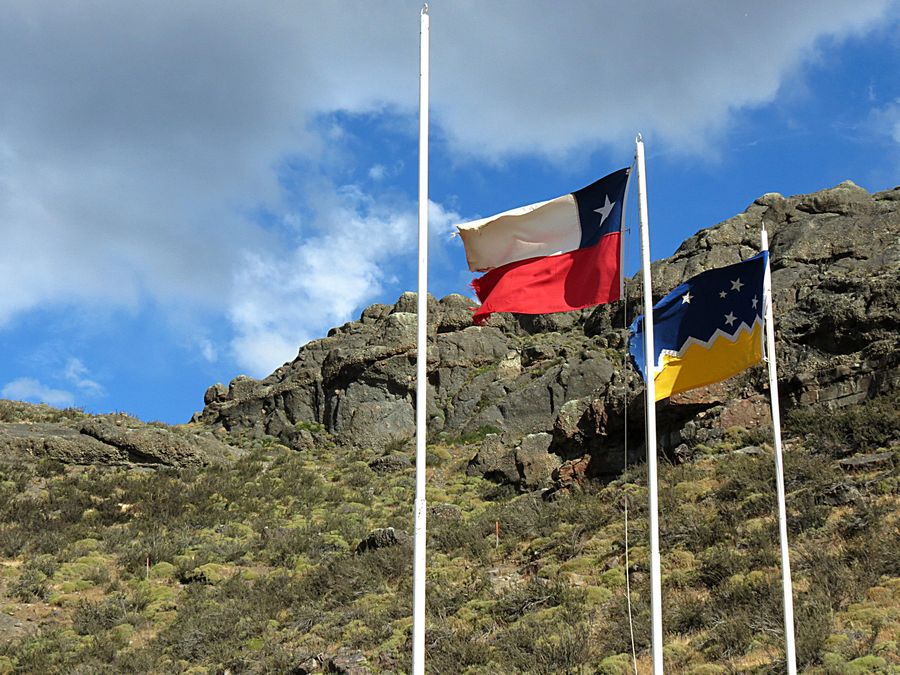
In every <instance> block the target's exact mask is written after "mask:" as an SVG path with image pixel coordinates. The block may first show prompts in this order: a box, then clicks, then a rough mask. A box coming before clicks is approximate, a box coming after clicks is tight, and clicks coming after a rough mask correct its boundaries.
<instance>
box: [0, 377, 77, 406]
mask: <svg viewBox="0 0 900 675" xmlns="http://www.w3.org/2000/svg"><path fill="white" fill-rule="evenodd" d="M0 397H2V398H9V399H14V400H17V401H29V402H31V403H46V404H48V405H52V406H55V407H57V408H69V407H71V406H72V405H73V404H74V403H75V396H74V395H73V394H72V392H69V391H64V390H62V389H53V388H51V387H48V386H46V385H44V384H42V383H41V382H39V381H38V380H36V379H34V378H32V377H20V378H19V379H17V380H13V381H12V382H9V383H7V384H6V385H5V386H4V387H3V389H2V390H0Z"/></svg>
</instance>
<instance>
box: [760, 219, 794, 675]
mask: <svg viewBox="0 0 900 675" xmlns="http://www.w3.org/2000/svg"><path fill="white" fill-rule="evenodd" d="M761 239H762V250H763V251H768V250H769V235H768V233H767V232H766V229H765V228H763V229H762V232H761ZM763 304H764V305H765V309H766V356H767V357H768V359H767V360H768V362H769V398H770V399H771V404H772V432H773V437H774V440H775V489H776V491H777V493H778V534H779V539H780V543H781V585H782V594H783V597H784V652H785V659H786V661H787V669H788V675H796V673H797V654H796V651H795V649H794V597H793V590H792V587H791V561H790V556H789V553H788V532H787V507H786V506H785V496H784V465H783V463H782V461H781V457H782V450H781V410H780V408H779V404H778V371H777V368H776V366H775V319H774V316H775V312H774V310H773V308H772V272H771V269H770V266H769V261H768V260H767V261H766V272H765V277H764V279H763Z"/></svg>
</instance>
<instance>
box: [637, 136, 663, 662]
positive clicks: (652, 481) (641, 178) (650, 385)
mask: <svg viewBox="0 0 900 675" xmlns="http://www.w3.org/2000/svg"><path fill="white" fill-rule="evenodd" d="M635 159H636V160H637V171H638V206H639V215H640V225H641V269H642V270H643V286H644V363H645V364H646V368H647V373H646V377H645V378H644V380H645V382H646V386H645V392H646V395H647V405H646V409H647V412H646V419H647V439H646V440H647V443H646V445H647V488H648V492H649V497H650V613H651V616H652V620H653V633H652V639H653V674H654V675H662V672H663V631H662V585H661V582H660V562H659V499H658V490H657V485H656V381H655V380H654V374H655V373H654V370H655V366H656V359H655V357H654V354H653V352H654V349H653V293H652V287H651V284H650V233H649V232H648V217H647V176H646V172H645V169H644V140H643V138H641V135H640V134H638V137H637V138H636V139H635Z"/></svg>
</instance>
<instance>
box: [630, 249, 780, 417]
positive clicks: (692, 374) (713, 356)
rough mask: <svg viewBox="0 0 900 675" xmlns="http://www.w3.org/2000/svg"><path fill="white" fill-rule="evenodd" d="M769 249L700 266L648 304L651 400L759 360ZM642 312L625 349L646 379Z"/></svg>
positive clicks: (708, 381)
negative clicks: (720, 263)
mask: <svg viewBox="0 0 900 675" xmlns="http://www.w3.org/2000/svg"><path fill="white" fill-rule="evenodd" d="M768 255H769V254H768V253H767V252H766V251H763V252H762V253H760V254H758V255H755V256H753V257H752V258H748V259H747V260H744V261H742V262H739V263H737V264H736V265H729V266H728V267H721V268H719V269H715V270H709V271H707V272H702V273H701V274H698V275H697V276H695V277H693V278H691V279H688V280H687V281H685V282H684V283H683V284H681V285H680V286H677V287H676V288H675V289H674V290H673V291H672V292H671V293H669V294H668V295H667V296H666V297H664V298H663V299H662V300H660V301H659V302H658V303H656V305H655V306H654V307H653V334H654V335H653V341H654V343H655V344H654V347H655V363H654V378H655V381H656V400H657V401H659V400H661V399H664V398H666V397H668V396H671V395H672V394H677V393H678V392H680V391H687V390H689V389H694V388H696V387H702V386H705V385H707V384H712V383H713V382H719V381H720V380H724V379H726V378H729V377H731V376H732V375H736V374H737V373H739V372H741V371H742V370H744V369H745V368H747V367H749V366H752V365H753V364H754V363H758V362H759V361H761V360H762V352H763V349H762V347H763V279H764V278H765V271H766V265H767V264H768ZM643 337H644V317H643V315H641V316H639V317H638V318H637V319H635V320H634V323H633V324H631V341H630V345H629V350H630V352H631V359H632V361H633V362H634V364H635V366H636V367H637V369H638V371H639V372H640V373H641V375H642V376H643V377H644V380H645V381H646V379H647V368H646V364H645V363H644V340H643Z"/></svg>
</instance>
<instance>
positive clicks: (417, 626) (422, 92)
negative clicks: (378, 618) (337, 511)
mask: <svg viewBox="0 0 900 675" xmlns="http://www.w3.org/2000/svg"><path fill="white" fill-rule="evenodd" d="M417 301H418V323H417V331H416V524H415V539H414V547H415V548H414V554H413V555H414V561H413V670H412V672H413V675H424V673H425V512H426V511H425V437H426V433H425V432H426V425H427V423H428V417H427V416H426V414H425V413H426V410H425V408H426V403H427V395H426V394H427V387H428V380H427V379H426V378H427V373H426V366H427V364H428V5H427V4H426V5H424V6H423V7H422V15H421V28H420V38H419V286H418V297H417Z"/></svg>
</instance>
